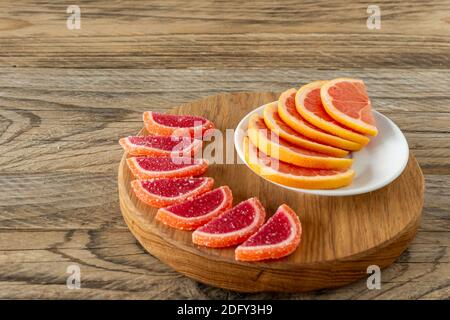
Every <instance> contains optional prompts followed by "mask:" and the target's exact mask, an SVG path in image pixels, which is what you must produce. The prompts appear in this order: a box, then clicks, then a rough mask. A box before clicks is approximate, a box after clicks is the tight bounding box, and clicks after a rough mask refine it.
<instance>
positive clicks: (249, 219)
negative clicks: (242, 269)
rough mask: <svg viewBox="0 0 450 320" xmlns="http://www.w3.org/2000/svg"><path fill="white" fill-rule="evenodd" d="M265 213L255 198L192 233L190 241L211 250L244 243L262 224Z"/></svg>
mask: <svg viewBox="0 0 450 320" xmlns="http://www.w3.org/2000/svg"><path fill="white" fill-rule="evenodd" d="M265 218H266V211H265V209H264V207H263V206H262V204H261V202H259V200H258V199H257V198H250V199H248V200H245V201H242V202H241V203H239V204H238V205H237V206H235V207H233V208H231V209H230V210H228V211H226V212H225V213H223V214H221V215H220V216H218V217H217V218H215V219H213V220H211V221H210V222H208V223H207V224H205V225H204V226H202V227H200V228H198V229H197V230H195V231H194V232H193V233H192V241H193V242H194V243H195V244H197V245H201V246H206V247H211V248H222V247H229V246H233V245H236V244H239V243H242V242H244V241H245V240H246V239H247V238H248V237H250V236H251V235H252V234H253V233H255V232H256V230H258V228H259V227H260V226H261V225H262V224H263V223H264V220H265Z"/></svg>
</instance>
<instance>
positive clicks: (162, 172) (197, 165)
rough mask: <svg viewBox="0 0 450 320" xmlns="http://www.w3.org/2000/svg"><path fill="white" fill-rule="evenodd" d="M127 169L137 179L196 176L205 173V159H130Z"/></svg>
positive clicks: (206, 166)
mask: <svg viewBox="0 0 450 320" xmlns="http://www.w3.org/2000/svg"><path fill="white" fill-rule="evenodd" d="M127 164H128V167H129V168H130V170H131V172H132V173H133V175H134V176H135V177H136V178H138V179H151V178H173V177H188V176H198V175H201V174H203V173H205V171H206V169H207V168H208V162H207V161H206V160H205V159H192V158H189V157H131V158H128V159H127Z"/></svg>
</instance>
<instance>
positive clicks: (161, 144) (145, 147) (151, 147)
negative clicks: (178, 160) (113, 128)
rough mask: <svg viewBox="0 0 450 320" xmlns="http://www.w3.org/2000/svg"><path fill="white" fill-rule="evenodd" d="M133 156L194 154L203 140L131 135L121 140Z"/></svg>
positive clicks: (121, 143) (125, 148)
mask: <svg viewBox="0 0 450 320" xmlns="http://www.w3.org/2000/svg"><path fill="white" fill-rule="evenodd" d="M119 143H120V145H121V146H122V148H123V149H124V150H125V151H126V152H128V153H129V154H130V155H132V156H194V155H196V154H197V153H198V151H200V150H201V148H202V141H201V140H199V139H192V138H190V137H165V136H131V137H126V138H122V139H120V140H119Z"/></svg>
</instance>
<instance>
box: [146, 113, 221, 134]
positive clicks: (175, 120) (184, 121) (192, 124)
mask: <svg viewBox="0 0 450 320" xmlns="http://www.w3.org/2000/svg"><path fill="white" fill-rule="evenodd" d="M143 120H144V123H145V128H146V129H147V131H148V132H149V133H150V134H155V135H162V136H170V135H176V136H186V135H190V136H194V135H197V134H199V135H200V137H201V136H202V135H204V134H205V133H206V131H207V130H209V129H213V128H214V125H213V123H212V122H211V121H209V120H208V119H206V118H203V117H199V116H189V115H173V114H166V113H160V112H153V111H146V112H144V114H143ZM197 132H198V133H197Z"/></svg>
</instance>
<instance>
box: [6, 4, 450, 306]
mask: <svg viewBox="0 0 450 320" xmlns="http://www.w3.org/2000/svg"><path fill="white" fill-rule="evenodd" d="M76 4H77V5H79V6H80V8H81V29H80V30H69V29H67V27H66V19H67V17H68V16H69V14H67V13H66V9H67V7H66V6H65V5H63V4H59V3H56V2H51V1H39V2H38V4H36V1H33V2H31V1H30V2H28V1H23V3H22V1H19V2H17V1H16V2H10V1H6V0H4V1H1V2H0V8H1V10H0V228H1V229H0V298H42V299H47V298H88V299H89V298H120V299H122V298H139V299H140V298H143V299H157V298H159V299H173V298H223V299H234V298H270V299H274V298H289V299H291V298H292V299H318V298H319V299H358V298H364V299H366V298H368V299H391V298H399V299H448V298H449V297H450V252H449V247H450V237H449V235H450V232H449V227H450V223H449V218H450V205H449V196H450V131H449V130H450V129H449V128H450V94H449V88H450V3H449V2H447V1H431V2H429V3H427V4H424V3H423V2H422V1H418V2H416V3H413V4H406V3H402V2H401V1H398V3H395V2H385V1H377V2H376V3H373V4H377V5H379V7H380V9H381V29H379V30H377V29H374V30H369V29H368V28H367V26H366V19H367V17H368V15H369V14H368V13H367V11H366V10H367V6H368V5H369V4H367V3H364V2H355V3H354V4H350V3H349V2H348V1H337V2H333V3H332V4H331V3H326V2H323V3H318V2H305V3H296V2H294V1H285V2H277V3H276V4H275V3H274V2H273V1H268V0H264V1H258V2H250V1H249V2H248V3H247V2H245V1H237V2H236V4H235V5H232V4H229V3H228V2H227V1H214V2H213V3H209V2H202V1H192V2H185V1H173V0H166V1H159V2H156V1H148V2H147V3H144V2H143V1H135V2H133V1H125V2H120V3H118V2H111V1H98V2H90V1H89V2H86V3H85V2H83V1H79V0H78V1H76ZM370 4H372V3H370ZM338 76H350V77H361V78H362V79H364V80H365V81H366V83H367V86H368V90H369V94H370V96H371V98H372V101H373V104H374V107H375V108H376V109H377V110H379V111H381V112H382V113H384V114H386V115H387V116H389V117H390V118H391V119H393V120H394V121H395V122H396V123H397V124H398V125H399V126H400V128H401V129H402V130H403V132H404V133H405V134H406V137H407V139H408V142H409V145H410V148H411V150H412V151H413V153H414V155H415V156H416V157H417V159H418V160H419V162H420V165H421V167H422V170H423V172H424V173H425V176H426V199H425V207H424V212H423V220H422V224H421V227H420V230H419V232H418V234H417V236H416V238H415V240H414V241H413V243H412V245H411V246H410V247H409V249H408V250H407V251H406V252H405V253H404V254H403V255H402V256H401V257H400V258H399V259H398V260H397V261H396V262H395V263H394V264H393V265H392V266H391V267H389V268H387V269H386V270H383V271H382V286H381V290H368V289H367V287H366V281H365V280H361V281H359V282H357V283H354V284H352V285H349V286H346V287H344V288H340V289H337V290H327V291H321V292H314V293H307V294H270V293H264V294H256V295H255V294H253V295H246V294H245V295H244V294H238V293H235V292H229V291H225V290H221V289H217V288H212V287H209V286H205V285H202V284H199V283H197V282H195V281H192V280H190V279H188V278H186V277H184V276H182V275H180V274H178V273H176V272H175V271H173V270H171V269H170V268H169V267H167V266H165V265H164V264H162V263H161V262H159V261H158V260H157V259H155V258H153V257H152V256H150V255H149V254H147V253H146V252H145V251H144V250H143V249H142V248H141V247H140V246H139V245H138V244H137V243H136V241H135V239H134V238H133V237H132V235H131V233H130V232H129V231H128V229H127V228H126V227H125V224H124V222H123V219H122V217H121V215H120V211H119V204H118V198H117V185H116V178H117V168H118V164H119V160H120V157H121V155H122V150H121V148H120V147H119V145H118V144H117V140H118V139H119V137H122V136H125V135H129V134H133V133H135V132H137V130H139V129H140V127H141V125H142V123H141V121H140V115H141V112H142V111H144V110H167V109H168V108H171V107H173V106H176V105H179V104H181V103H183V102H187V101H190V100H193V99H198V98H201V97H204V96H208V95H212V94H216V93H219V92H232V91H281V90H283V89H285V88H289V87H292V86H295V87H297V86H299V85H300V84H302V83H305V82H307V81H311V80H314V79H327V78H333V77H338ZM73 264H76V265H78V266H79V267H80V269H81V289H79V290H77V289H72V290H71V289H68V288H67V286H66V279H67V277H68V274H67V273H66V271H67V267H68V266H70V265H73Z"/></svg>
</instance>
